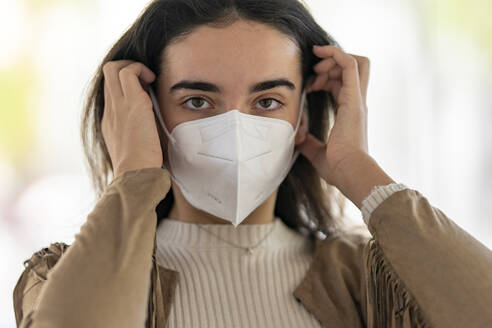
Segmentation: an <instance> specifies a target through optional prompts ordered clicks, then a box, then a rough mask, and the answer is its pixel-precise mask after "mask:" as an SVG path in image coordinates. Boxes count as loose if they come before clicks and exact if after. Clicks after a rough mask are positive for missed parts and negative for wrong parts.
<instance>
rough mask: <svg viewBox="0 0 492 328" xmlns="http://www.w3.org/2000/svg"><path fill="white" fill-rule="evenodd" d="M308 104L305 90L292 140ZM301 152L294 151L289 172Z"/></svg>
mask: <svg viewBox="0 0 492 328" xmlns="http://www.w3.org/2000/svg"><path fill="white" fill-rule="evenodd" d="M305 102H306V90H305V89H304V90H303V92H302V96H301V105H300V106H299V115H298V117H297V124H296V128H295V130H294V133H293V135H292V138H295V137H296V134H297V130H298V129H299V125H300V124H301V116H302V113H303V112H304V103H305ZM299 154H300V152H299V150H298V149H296V150H295V151H294V154H293V155H292V159H291V162H290V165H289V170H290V168H292V165H294V163H295V161H296V160H297V157H298V156H299Z"/></svg>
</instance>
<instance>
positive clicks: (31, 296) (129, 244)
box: [13, 168, 492, 328]
mask: <svg viewBox="0 0 492 328" xmlns="http://www.w3.org/2000/svg"><path fill="white" fill-rule="evenodd" d="M169 188H170V178H169V172H168V171H167V170H164V169H160V168H145V169H140V170H134V171H129V172H125V173H124V174H123V175H121V176H119V177H118V178H116V179H114V180H113V181H112V182H111V184H110V185H109V187H108V189H107V190H106V192H105V193H104V195H103V196H102V197H101V198H100V199H99V201H98V202H97V204H96V206H95V208H94V210H93V211H92V212H91V213H90V214H89V215H88V218H87V221H86V222H85V223H84V225H83V226H82V227H81V229H80V232H79V233H78V234H76V236H75V241H74V242H73V243H72V244H71V245H66V244H64V243H52V244H51V245H50V246H49V247H46V248H43V249H41V250H40V251H38V252H36V253H34V254H33V255H32V257H31V258H30V259H28V260H26V261H25V262H24V265H25V269H24V271H23V273H22V275H21V276H20V278H19V280H18V282H17V284H16V286H15V288H14V292H13V296H14V310H15V317H16V321H17V325H18V327H30V328H41V327H50V328H58V327H60V328H61V327H71V328H76V327H91V328H96V327H105V328H107V327H118V328H123V327H131V328H135V327H159V328H162V327H166V325H167V320H168V316H169V313H170V309H171V306H172V305H173V299H174V292H175V289H176V285H177V283H178V280H179V272H177V271H174V270H170V269H169V268H165V267H161V266H159V265H158V264H157V263H156V261H155V249H156V243H155V233H156V225H157V219H156V212H155V208H156V206H157V204H158V203H159V202H160V201H161V200H162V199H163V198H164V197H165V196H166V193H167V192H168V191H169ZM368 228H369V231H370V233H371V235H372V236H373V238H369V237H366V236H365V235H362V234H360V235H359V234H353V233H345V234H341V235H336V236H330V237H328V238H326V239H324V240H319V241H318V242H317V244H316V249H315V254H314V257H313V261H312V263H311V265H310V267H309V269H308V271H307V273H306V275H305V277H304V278H303V279H302V281H300V283H299V285H298V286H297V287H296V289H295V290H294V292H293V295H292V297H295V298H296V299H297V300H298V301H299V302H300V303H301V304H302V305H303V307H304V308H305V309H306V310H307V311H309V312H310V313H312V314H313V315H314V316H315V317H316V318H317V319H318V320H319V321H320V323H321V324H322V325H323V326H324V327H373V328H375V327H404V328H407V327H446V328H451V327H470V328H471V327H477V328H478V327H484V328H485V327H492V252H491V251H490V250H489V249H488V248H487V247H486V246H484V245H483V244H482V243H480V242H479V241H477V240H476V239H475V238H473V236H471V235H469V234H468V233H467V232H465V231H464V230H463V229H461V228H460V227H459V226H457V225H456V224H455V223H454V222H453V221H452V220H451V219H449V218H448V217H446V215H445V214H444V213H443V212H441V211H440V210H439V209H437V208H435V207H433V206H432V205H431V204H430V203H429V201H428V200H427V199H426V198H425V197H424V196H422V195H421V194H420V193H419V192H418V191H415V190H411V189H405V190H401V191H398V192H396V193H394V194H392V195H391V196H390V197H389V198H387V199H386V200H384V201H383V202H382V203H381V204H380V205H379V206H378V207H377V208H376V209H375V210H374V212H373V213H372V215H371V217H370V221H369V225H368ZM190 311H193V309H190ZM272 325H273V326H274V323H272Z"/></svg>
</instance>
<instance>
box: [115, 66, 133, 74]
mask: <svg viewBox="0 0 492 328" xmlns="http://www.w3.org/2000/svg"><path fill="white" fill-rule="evenodd" d="M131 72H132V68H131V67H130V65H128V66H125V67H123V68H122V69H120V71H119V73H118V74H119V75H120V76H127V75H129V74H130V73H131Z"/></svg>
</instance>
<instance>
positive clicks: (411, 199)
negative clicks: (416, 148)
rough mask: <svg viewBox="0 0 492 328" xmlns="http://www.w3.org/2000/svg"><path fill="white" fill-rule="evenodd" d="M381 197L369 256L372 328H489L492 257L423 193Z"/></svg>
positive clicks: (371, 224) (371, 220) (367, 300)
mask: <svg viewBox="0 0 492 328" xmlns="http://www.w3.org/2000/svg"><path fill="white" fill-rule="evenodd" d="M376 194H378V192H374V193H371V195H370V196H369V197H375V199H372V200H371V199H368V201H369V202H370V203H371V202H372V203H373V204H377V207H375V208H374V210H373V211H369V212H370V217H368V229H369V231H370V232H371V235H372V236H373V238H371V239H370V240H369V242H368V243H366V245H365V247H364V249H363V261H364V264H365V265H364V270H363V271H364V273H363V277H364V283H363V284H362V286H363V287H362V288H364V290H363V291H362V295H363V300H362V302H363V304H362V306H363V311H362V312H363V314H364V317H365V318H364V319H365V321H366V324H367V327H371V328H376V327H377V328H379V327H404V328H407V327H408V328H410V327H470V328H475V327H476V328H479V327H480V328H482V327H484V328H485V327H490V323H491V322H492V311H490V304H492V251H491V250H490V249H488V248H487V247H486V246H485V245H483V244H482V243H480V242H479V241H478V240H476V239H475V238H473V236H471V235H470V234H468V233H467V232H466V231H465V230H463V229H461V228H460V227H459V226H458V225H456V224H455V223H454V222H453V221H452V220H451V219H449V218H448V217H447V216H446V215H445V214H444V213H443V212H442V211H441V210H439V209H438V208H435V207H433V206H432V205H431V204H430V203H429V201H428V199H427V198H426V197H424V196H423V195H422V194H421V193H419V192H418V191H416V190H412V189H410V188H407V189H402V190H398V191H393V192H390V193H388V195H387V196H386V197H382V198H381V197H379V196H377V195H376ZM378 197H379V200H377V198H378ZM366 206H367V205H366Z"/></svg>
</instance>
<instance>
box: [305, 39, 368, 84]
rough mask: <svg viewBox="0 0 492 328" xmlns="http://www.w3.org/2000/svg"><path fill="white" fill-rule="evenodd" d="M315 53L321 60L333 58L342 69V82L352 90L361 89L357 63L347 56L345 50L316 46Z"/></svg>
mask: <svg viewBox="0 0 492 328" xmlns="http://www.w3.org/2000/svg"><path fill="white" fill-rule="evenodd" d="M313 52H314V54H315V55H316V56H318V57H321V58H327V57H330V56H331V57H332V58H334V59H335V61H336V63H337V64H338V65H339V66H340V67H341V68H342V81H343V83H344V84H346V85H347V86H349V87H351V88H357V89H358V88H360V86H359V71H358V66H357V61H356V59H355V58H354V57H352V56H350V55H348V54H346V53H345V52H343V50H341V49H339V48H338V47H336V46H322V47H319V46H314V47H313Z"/></svg>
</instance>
